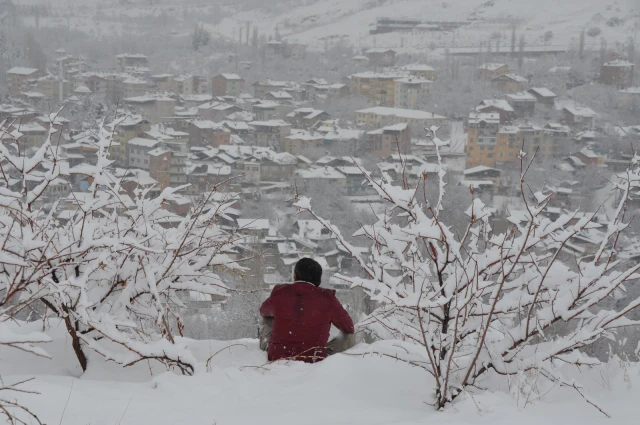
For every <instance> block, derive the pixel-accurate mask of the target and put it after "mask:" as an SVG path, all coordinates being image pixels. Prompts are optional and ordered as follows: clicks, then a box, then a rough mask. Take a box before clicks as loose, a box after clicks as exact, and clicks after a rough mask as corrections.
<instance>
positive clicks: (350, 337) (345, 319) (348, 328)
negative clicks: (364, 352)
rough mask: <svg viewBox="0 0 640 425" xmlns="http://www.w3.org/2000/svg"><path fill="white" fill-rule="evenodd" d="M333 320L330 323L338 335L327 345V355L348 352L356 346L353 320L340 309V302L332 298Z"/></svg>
mask: <svg viewBox="0 0 640 425" xmlns="http://www.w3.org/2000/svg"><path fill="white" fill-rule="evenodd" d="M333 299H334V306H333V318H332V320H331V323H333V325H334V326H335V327H336V328H338V329H340V335H338V336H337V337H335V338H333V339H332V340H331V341H329V342H328V343H327V347H326V349H327V354H329V355H332V354H337V353H342V352H343V351H346V350H348V349H349V348H351V347H353V346H354V345H355V344H356V335H355V334H354V327H353V320H351V316H349V313H347V311H346V310H345V309H344V307H342V304H340V301H338V299H337V298H336V297H335V296H334V297H333Z"/></svg>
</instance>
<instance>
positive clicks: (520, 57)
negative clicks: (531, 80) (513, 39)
mask: <svg viewBox="0 0 640 425" xmlns="http://www.w3.org/2000/svg"><path fill="white" fill-rule="evenodd" d="M525 44H526V41H525V39H524V34H520V40H519V41H518V68H520V69H522V64H523V63H524V46H525Z"/></svg>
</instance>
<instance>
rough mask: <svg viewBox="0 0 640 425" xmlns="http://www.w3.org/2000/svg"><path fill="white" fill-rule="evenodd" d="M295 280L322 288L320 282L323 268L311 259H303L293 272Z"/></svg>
mask: <svg viewBox="0 0 640 425" xmlns="http://www.w3.org/2000/svg"><path fill="white" fill-rule="evenodd" d="M293 279H294V280H296V281H299V280H301V281H303V282H309V283H312V284H314V285H316V286H320V282H321V281H322V266H321V265H320V264H318V262H317V261H315V260H312V259H311V258H302V259H301V260H300V261H298V262H297V263H296V267H295V269H294V270H293Z"/></svg>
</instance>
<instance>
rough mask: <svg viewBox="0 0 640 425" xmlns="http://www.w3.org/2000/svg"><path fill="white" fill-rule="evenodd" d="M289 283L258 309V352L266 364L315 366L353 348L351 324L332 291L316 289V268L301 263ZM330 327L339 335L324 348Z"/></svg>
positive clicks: (305, 261)
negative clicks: (266, 358)
mask: <svg viewBox="0 0 640 425" xmlns="http://www.w3.org/2000/svg"><path fill="white" fill-rule="evenodd" d="M293 280H294V282H293V283H292V284H289V285H276V287H275V288H273V291H272V292H271V296H269V298H268V299H267V300H266V301H265V302H264V303H263V304H262V306H261V307H260V315H261V316H262V324H261V326H260V348H261V349H262V350H264V351H268V354H269V360H270V361H275V360H279V359H292V360H301V361H304V362H307V363H315V362H317V361H320V360H322V359H324V358H325V357H327V355H331V354H335V353H339V352H342V351H345V350H347V349H349V348H351V347H353V345H354V344H355V334H354V329H353V321H352V320H351V317H349V313H347V312H346V310H345V309H344V308H343V307H342V305H341V304H340V302H339V301H338V299H337V298H336V291H334V290H331V289H323V288H320V281H321V280H322V267H321V266H320V264H318V263H317V262H316V261H314V260H312V259H310V258H303V259H301V260H300V261H298V263H297V264H296V267H295V269H294V272H293ZM331 324H333V325H334V326H335V327H336V328H338V329H339V330H340V331H341V332H342V333H341V335H340V336H338V337H336V338H334V339H332V340H331V341H330V342H329V343H328V344H327V341H328V340H329V331H330V330H331Z"/></svg>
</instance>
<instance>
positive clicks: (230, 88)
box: [211, 73, 244, 97]
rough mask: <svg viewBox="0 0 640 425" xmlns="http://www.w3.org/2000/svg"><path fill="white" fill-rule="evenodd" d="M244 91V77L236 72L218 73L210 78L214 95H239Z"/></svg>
mask: <svg viewBox="0 0 640 425" xmlns="http://www.w3.org/2000/svg"><path fill="white" fill-rule="evenodd" d="M243 91H244V79H243V78H242V77H241V76H239V75H238V74H224V73H223V74H218V75H216V76H215V77H213V78H212V79H211V93H212V94H213V95H214V96H235V97H237V96H240V93H242V92H243Z"/></svg>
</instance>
